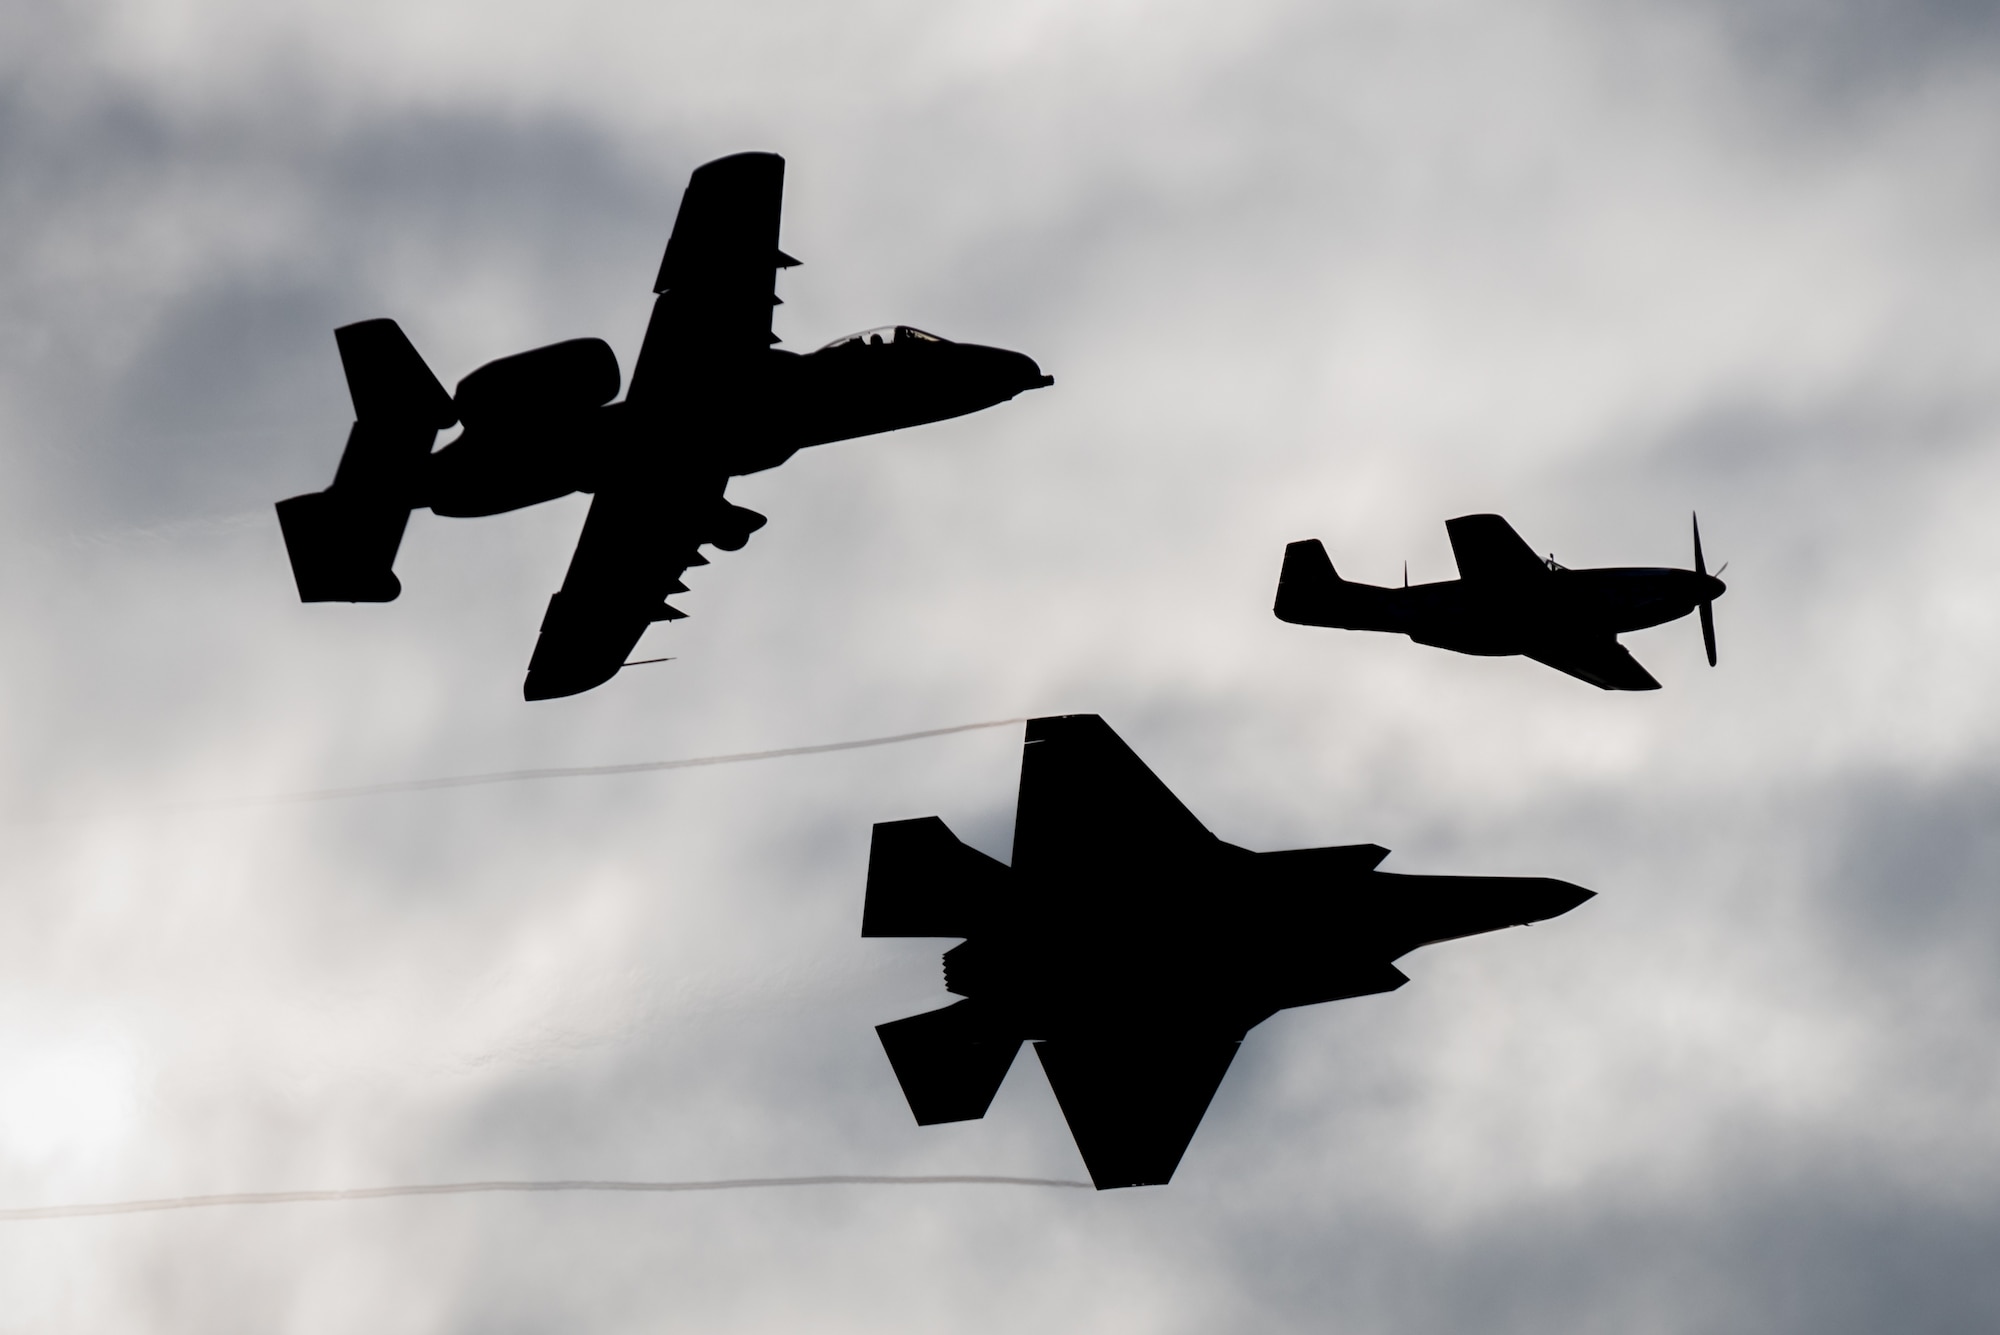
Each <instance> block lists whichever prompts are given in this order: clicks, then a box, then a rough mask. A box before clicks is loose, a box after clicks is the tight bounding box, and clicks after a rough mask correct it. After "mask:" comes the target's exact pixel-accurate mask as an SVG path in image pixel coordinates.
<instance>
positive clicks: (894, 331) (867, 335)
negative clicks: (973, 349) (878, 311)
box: [820, 324, 951, 352]
mask: <svg viewBox="0 0 2000 1335" xmlns="http://www.w3.org/2000/svg"><path fill="white" fill-rule="evenodd" d="M950 341H951V340H950V339H947V338H939V337H938V336H937V335H936V334H926V333H925V332H924V331H923V330H921V329H912V328H911V327H910V326H909V325H906V324H885V325H881V326H879V327H877V328H875V329H864V330H862V331H861V332H860V333H858V334H849V335H848V336H847V337H846V338H836V339H835V340H833V342H831V343H829V344H827V345H826V347H824V348H821V349H820V351H821V352H827V351H830V350H831V349H834V348H844V347H847V346H849V345H850V344H851V345H853V346H854V347H857V348H859V347H877V348H879V347H881V346H883V345H884V344H887V343H949V342H950Z"/></svg>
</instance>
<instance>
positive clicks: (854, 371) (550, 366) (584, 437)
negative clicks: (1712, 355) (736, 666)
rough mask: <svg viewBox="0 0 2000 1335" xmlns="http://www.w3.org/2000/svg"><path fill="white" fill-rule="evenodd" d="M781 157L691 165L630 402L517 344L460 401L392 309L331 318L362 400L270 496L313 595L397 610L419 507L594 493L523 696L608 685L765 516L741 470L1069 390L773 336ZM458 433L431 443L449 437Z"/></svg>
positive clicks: (941, 346)
mask: <svg viewBox="0 0 2000 1335" xmlns="http://www.w3.org/2000/svg"><path fill="white" fill-rule="evenodd" d="M784 174H785V162H784V159H783V158H781V157H778V156H777V155H775V154H771V153H739V154H736V155H735V156H733V157H726V158H719V159H717V160H716V161H714V162H710V163H708V164H706V165H704V166H702V167H699V168H697V169H696V170H695V172H694V174H693V176H692V177H691V178H690V179H689V181H688V186H687V191H686V193H685V194H684V195H683V196H682V198H681V207H680V214H679V216H678V217H677V218H676V219H675V221H674V230H673V234H672V236H671V237H670V238H669V239H668V241H667V250H666V256H665V258H664V259H663V260H662V261H661V263H660V272H659V277H658V279H657V280H656V281H655V282H654V284H653V290H654V292H655V293H657V294H658V296H657V299H656V300H655V302H654V305H653V315H652V320H651V322H650V323H649V324H648V325H647V328H646V337H645V341H644V343H643V344H642V345H641V347H640V349H639V357H638V360H637V362H636V364H635V365H634V366H633V368H632V382H631V386H630V388H629V389H628V390H627V392H626V395H625V398H624V400H623V401H622V402H619V403H613V402H612V401H611V400H612V399H613V398H615V397H616V396H617V394H618V387H619V374H618V359H617V357H616V356H615V355H614V354H613V353H612V351H611V348H610V345H608V344H607V343H605V342H604V341H603V340H602V339H596V338H579V339H571V340H569V341H567V342H564V343H555V344H551V345H549V346H548V347H544V348H536V349H534V350H532V351H529V352H523V353H519V354H516V355H515V356H512V357H503V358H501V359H500V360H498V361H494V362H488V363H487V364H486V365H484V366H482V367H480V368H479V369H477V370H475V371H474V372H472V374H470V375H468V376H466V377H465V379H463V380H461V381H459V382H458V389H457V392H456V393H454V394H446V393H445V392H444V388H443V386H441V385H440V384H439V383H438V381H437V378H436V377H435V376H433V375H432V374H431V372H430V369H429V368H428V367H426V366H425V365H424V361H423V358H422V357H420V356H419V355H418V354H417V351H416V349H415V348H414V347H413V346H411V344H410V341H409V339H408V338H406V337H404V335H403V331H402V330H401V329H400V328H398V327H397V325H396V323H395V321H393V320H367V321H364V322H362V323H360V324H351V325H347V326H345V327H343V328H341V329H337V330H335V331H334V338H335V340H336V341H337V342H338V343H339V346H340V359H341V363H342V366H343V367H344V368H345V370H346V373H347V385H348V390H349V392H350V394H351V395H352V396H353V399H354V416H355V418H356V421H355V424H354V428H353V430H352V432H351V433H350V434H349V436H348V440H347V449H346V452H345V453H344V454H343V455H342V456H341V460H340V468H339V471H338V472H336V473H335V475H334V480H333V485H332V486H330V487H329V488H327V489H326V490H325V491H320V492H313V493H311V494H309V495H304V496H294V497H292V498H291V499H289V500H285V501H280V502H279V503H278V520H279V524H280V526H281V527H282V528H283V530H284V535H285V547H286V550H287V551H288V553H289V554H290V557H291V563H292V574H293V577H294V578H295V579H296V580H297V582H298V589H299V597H300V599H301V600H302V601H305V602H309V603H311V602H359V603H367V602H388V601H390V600H392V599H393V598H395V597H396V596H397V595H398V594H399V593H400V592H401V591H402V585H401V583H400V582H399V581H398V580H397V578H396V576H395V574H394V572H393V570H392V566H393V565H394V563H395V560H396V551H397V548H398V547H399V546H400V545H401V543H402V539H403V529H404V527H405V525H406V524H407V522H408V520H409V515H410V511H411V510H412V509H415V508H418V507H424V506H427V507H429V508H430V510H431V511H432V513H434V514H439V515H449V516H460V517H470V516H478V515H492V514H499V513H501V512H503V511H507V510H516V509H520V508H522V507H523V506H529V505H536V504H539V503H540V502H542V501H548V500H554V499H555V498H556V497H559V496H566V495H568V494H569V493H571V492H574V491H584V492H590V493H593V499H592V500H591V504H590V513H589V515H588V517H587V518H586V519H585V520H584V525H583V533H582V536H581V537H580V538H579V539H578V541H577V546H576V552H575V554H574V555H573V557H572V558H571V560H570V565H569V573H568V575H567V576H566V577H565V578H564V580H563V584H562V588H561V590H560V591H559V592H557V593H556V594H555V595H554V596H553V597H551V598H550V599H549V606H548V612H547V614H546V615H545V616H544V617H543V619H542V626H541V638H540V639H539V640H538V641H537V642H536V645H535V652H534V656H533V657H532V658H531V659H530V661H529V663H528V677H527V683H526V686H525V688H524V690H523V694H524V695H525V696H526V697H527V698H528V699H530V700H544V699H549V698H551V697H554V696H562V695H574V694H576V693H578V692H579V691H587V690H589V689H591V688H592V687H594V686H599V685H602V684H603V683H604V682H606V681H609V680H610V679H611V677H612V676H613V675H615V674H616V673H617V671H618V669H619V668H620V667H621V666H622V665H624V663H625V661H626V659H627V657H629V656H630V654H631V652H632V648H633V646H634V645H635V644H637V643H638V640H639V636H640V635H641V634H642V633H644V631H645V629H646V627H647V626H648V625H650V624H651V623H653V622H655V621H673V620H678V619H680V618H681V617H682V616H683V615H684V613H682V612H680V611H679V610H678V609H676V608H674V607H672V606H670V605H669V604H668V603H667V602H666V599H667V596H668V595H670V594H674V593H683V592H686V589H687V586H686V585H685V584H683V583H682V582H681V577H682V575H683V574H684V573H685V572H686V571H687V569H688V568H689V567H690V566H699V565H707V564H708V561H707V559H706V558H705V557H703V556H702V555H701V553H700V552H699V551H698V550H697V549H698V548H699V547H700V546H701V545H702V544H704V543H707V544H709V545H711V546H714V547H717V548H720V549H721V550H723V551H732V552H733V551H736V550H738V549H740V548H741V547H742V546H743V545H744V543H746V542H748V541H749V539H750V535H751V534H752V533H754V532H756V531H757V530H758V529H759V528H762V527H763V526H764V523H765V519H764V516H763V515H760V514H758V513H757V512H756V511H754V510H749V509H745V508H743V507H742V506H738V505H732V504H730V503H729V502H728V501H726V500H724V499H723V491H724V489H725V487H727V485H728V482H729V479H730V478H732V477H738V476H741V475H743V474H746V473H755V472H760V471H762V470H763V469H766V468H775V467H776V466H777V465H779V464H781V463H783V462H785V460H787V459H789V458H791V456H792V455H793V454H795V453H796V452H797V451H799V450H800V449H803V448H805V447H806V446H808V445H820V444H825V443H826V442H828V441H835V440H847V439H850V438H852V437H855V436H866V435H873V434H874V433H876V432H881V431H893V430H896V429H898V428H901V427H907V426H916V425H918V424H920V423H923V422H935V421H940V420H942V419H944V418H947V417H957V416H960V415H962V414H965V413H970V412H976V411H978V410H979V409H981V408H987V407H991V406H992V405H994V404H996V403H1002V402H1005V401H1006V400H1008V399H1011V398H1013V397H1014V396H1015V395H1016V394H1019V393H1021V392H1022V391H1023V390H1029V389H1036V388H1040V387H1042V386H1045V385H1050V384H1053V383H1055V382H1054V379H1053V377H1050V376H1046V375H1043V374H1042V372H1041V368H1040V367H1038V366H1036V365H1035V363H1034V362H1033V361H1032V360H1030V359H1029V358H1027V357H1025V356H1023V355H1021V354H1020V353H1018V352H1008V351H1005V350H1003V349H1000V348H988V347H981V346H979V345H977V344H972V343H954V342H952V341H951V340H949V339H943V338H939V337H937V336H936V335H935V334H927V333H925V332H923V331H922V330H920V329H912V328H910V327H908V326H907V325H898V326H895V327H893V328H885V329H878V330H872V331H867V332H864V333H861V334H854V335H850V336H849V337H847V338H843V339H840V340H838V341H836V342H833V343H830V344H828V345H827V346H826V347H823V348H821V349H820V350H819V351H817V352H813V353H809V354H806V355H805V356H800V355H798V354H796V353H791V352H784V351H781V350H779V349H776V348H773V347H772V346H771V345H772V344H773V343H776V342H778V336H777V335H776V334H773V333H772V332H771V308H772V307H773V306H776V305H778V304H779V301H778V297H777V295H776V293H775V292H774V291H773V287H774V283H775V278H776V274H777V271H778V270H779V269H781V268H787V267H790V266H792V265H795V264H797V263H798V261H797V260H795V259H793V258H791V256H789V255H787V254H785V253H784V252H783V251H782V250H780V249H778V217H779V212H780V205H781V200H782V196H783V192H784ZM458 422H463V423H464V424H465V431H464V432H463V434H461V435H459V436H458V437H456V438H455V439H453V440H451V441H448V442H447V443H446V444H445V445H444V447H443V448H442V449H438V450H437V451H436V452H435V453H433V452H432V446H433V445H434V444H435V442H436V438H437V433H438V432H439V431H441V430H443V429H445V428H446V427H450V426H452V425H454V424H456V423H458Z"/></svg>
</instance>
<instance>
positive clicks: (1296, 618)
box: [1272, 515, 1727, 691]
mask: <svg viewBox="0 0 2000 1335" xmlns="http://www.w3.org/2000/svg"><path fill="white" fill-rule="evenodd" d="M1444 526H1445V531H1446V532H1447V533H1449V534H1450V535H1451V550H1452V554H1453V555H1454V556H1455V557H1457V558H1458V578H1457V579H1455V580H1446V581H1443V582H1441V583H1437V584H1418V585H1416V586H1414V587H1412V586H1411V585H1410V584H1409V581H1408V578H1407V576H1406V577H1405V579H1404V584H1403V587H1402V588H1400V589H1385V588H1382V587H1380V586H1379V585H1374V584H1355V583H1352V582H1350V581H1348V580H1344V579H1342V578H1341V577H1340V576H1339V575H1338V574H1337V573H1335V571H1334V568H1333V562H1332V560H1330V559H1329V558H1328V556H1327V554H1326V548H1325V547H1323V546H1321V545H1320V541H1319V539H1317V538H1311V539H1307V540H1306V541H1304V542H1295V543H1292V544H1291V545H1290V546H1289V547H1287V548H1285V564H1284V568H1283V569H1282V570H1281V571H1280V572H1279V575H1278V600H1277V605H1276V606H1275V607H1274V608H1273V609H1272V610H1273V611H1274V612H1276V613H1277V616H1278V619H1279V620H1280V621H1290V622H1293V623H1295V624H1297V625H1301V626H1335V627H1338V628H1340V629H1343V630H1382V631H1395V632H1399V633H1401V634H1404V635H1407V636H1409V637H1410V638H1411V639H1413V640H1415V641H1416V642H1417V643H1418V644H1430V645H1436V646H1437V647H1438V648H1440V649H1452V650H1455V651H1457V652H1458V653H1461V654H1480V655H1483V656H1488V657H1500V656H1504V655H1509V654H1522V655H1525V656H1526V657H1528V658H1532V659H1534V660H1535V661H1536V662H1538V663H1546V664H1547V665H1548V666H1550V667H1552V668H1554V669H1556V670H1557V671H1558V672H1567V673H1568V674H1569V675H1570V676H1572V677H1579V678H1581V679H1582V680H1584V681H1587V682H1589V683H1590V684H1591V685H1593V686H1597V687H1601V688H1603V689H1604V690H1607V691H1657V690H1659V689H1660V683H1659V682H1657V681H1655V680H1653V674H1652V673H1650V672H1648V671H1646V669H1645V668H1643V667H1641V666H1640V665H1639V662H1638V660H1637V659H1635V658H1633V657H1632V655H1631V653H1630V652H1629V651H1627V649H1626V648H1625V646H1624V645H1622V644H1620V643H1618V635H1619V634H1620V632H1623V631H1628V630H1643V629H1645V628H1646V627H1648V626H1657V625H1660V624H1662V623H1663V622H1667V621H1674V620H1677V619H1678V618H1680V617H1684V616H1686V615H1687V614H1688V613H1689V612H1693V611H1697V610H1698V611H1699V612H1700V613H1701V640H1702V645H1703V647H1704V648H1706V649H1707V650H1708V665H1709V666H1710V667H1714V666H1715V610H1714V603H1715V600H1716V599H1717V598H1720V597H1721V596H1722V594H1723V591H1724V589H1725V588H1726V587H1727V586H1726V585H1724V584H1723V582H1722V581H1721V580H1720V579H1718V578H1717V577H1716V576H1717V575H1720V574H1721V573H1722V572H1721V571H1720V570H1717V571H1716V573H1715V575H1711V574H1709V573H1708V567H1707V566H1706V565H1705V564H1703V562H1702V556H1701V522H1700V521H1699V520H1698V519H1697V520H1695V521H1694V569H1693V570H1672V569H1652V568H1644V567H1609V566H1607V567H1602V568H1599V569H1595V570H1570V569H1568V568H1566V567H1564V566H1560V565H1557V564H1556V561H1555V558H1554V557H1550V558H1548V559H1547V560H1543V559H1542V558H1541V557H1539V556H1537V555H1535V553H1534V550H1533V549H1532V548H1530V547H1529V546H1528V544H1527V543H1525V542H1523V541H1521V536H1520V535H1519V534H1518V533H1516V532H1514V530H1513V528H1512V526H1511V525H1509V524H1508V523H1507V521H1506V520H1504V519H1502V518H1501V517H1500V516H1499V515H1461V516H1459V517H1458V518H1457V519H1447V520H1446V521H1445V525H1444Z"/></svg>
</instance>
